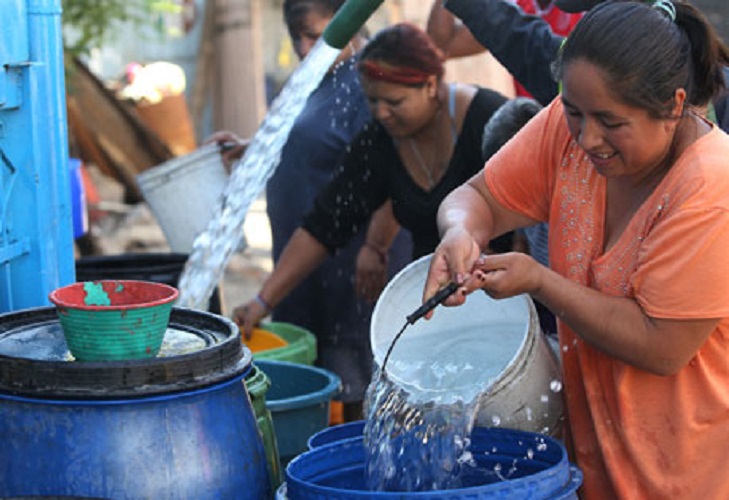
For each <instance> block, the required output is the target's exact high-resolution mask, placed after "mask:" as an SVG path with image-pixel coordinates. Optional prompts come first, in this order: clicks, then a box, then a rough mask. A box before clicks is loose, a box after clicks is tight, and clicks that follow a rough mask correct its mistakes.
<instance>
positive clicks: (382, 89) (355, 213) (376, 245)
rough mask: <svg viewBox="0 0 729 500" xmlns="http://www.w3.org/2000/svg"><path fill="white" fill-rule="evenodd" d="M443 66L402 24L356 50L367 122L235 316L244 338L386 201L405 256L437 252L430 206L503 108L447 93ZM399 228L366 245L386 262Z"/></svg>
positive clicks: (493, 97)
mask: <svg viewBox="0 0 729 500" xmlns="http://www.w3.org/2000/svg"><path fill="white" fill-rule="evenodd" d="M443 61H444V58H443V55H442V53H441V52H440V50H439V49H438V48H437V47H436V46H435V45H434V44H433V42H432V41H431V40H430V38H429V37H428V35H427V34H426V33H425V32H424V31H423V30H421V29H420V28H418V27H416V26H414V25H412V24H407V23H403V24H397V25H394V26H391V27H388V28H385V29H384V30H382V31H380V32H379V33H378V34H377V35H376V36H375V37H374V38H373V39H372V40H371V41H370V42H369V43H368V44H367V45H366V46H365V48H364V49H363V50H362V53H361V56H360V60H359V64H358V68H359V73H360V81H361V83H362V88H363V90H364V92H365V95H366V97H367V100H368V102H369V106H370V110H371V112H372V117H373V120H372V121H371V122H370V123H368V124H367V125H365V127H364V128H363V130H362V131H360V133H359V134H358V135H357V136H356V137H355V139H354V140H353V141H352V142H351V143H350V146H349V148H348V151H347V153H346V154H345V155H344V157H343V158H342V160H341V166H340V168H339V169H338V170H337V173H336V174H335V176H334V178H333V180H332V181H331V182H330V183H329V185H328V186H327V187H326V188H324V190H323V191H322V192H320V193H319V195H318V197H317V198H316V201H315V203H314V208H313V209H312V211H311V212H310V213H309V214H308V216H307V217H306V218H305V220H304V223H303V225H302V227H300V228H299V229H297V230H296V232H295V233H294V235H293V236H292V237H291V239H290V240H289V242H288V244H287V246H286V248H285V249H284V250H283V252H282V254H281V257H280V259H279V261H278V263H277V265H276V267H275V269H274V271H273V273H272V274H271V275H270V277H269V278H268V280H267V281H266V282H265V283H264V285H263V287H262V288H261V290H260V293H259V294H258V296H257V297H256V299H254V300H251V301H250V302H248V303H247V304H244V305H242V306H239V307H237V308H236V309H235V311H234V313H233V317H234V319H235V320H236V321H237V322H238V323H239V324H240V325H242V326H243V327H244V328H245V330H246V331H248V330H251V329H252V328H253V326H254V325H255V324H256V323H258V321H259V320H261V319H262V318H263V317H264V316H266V314H268V312H269V310H270V309H271V308H273V307H275V306H276V305H277V304H278V303H279V302H280V301H281V300H282V299H283V298H284V297H285V296H286V295H287V294H288V293H289V292H290V291H291V290H292V289H293V288H294V287H295V286H296V284H297V283H298V282H299V281H301V280H302V279H304V278H305V277H306V276H307V275H308V274H309V273H311V272H312V271H313V270H314V269H315V268H316V267H317V266H318V265H319V264H320V263H321V262H323V261H324V260H325V259H326V257H327V256H328V255H329V254H331V253H335V252H336V250H337V249H338V248H341V247H342V246H344V245H345V244H346V243H347V242H348V241H349V240H350V239H351V238H352V237H353V236H354V235H355V234H356V232H357V231H358V229H359V228H362V227H365V226H366V224H367V221H368V220H369V217H370V215H372V213H373V212H374V211H375V210H377V209H378V208H379V207H381V206H383V205H385V204H386V203H387V202H388V201H391V202H392V210H393V213H394V215H395V219H396V220H397V222H398V223H399V224H400V226H402V227H403V228H405V229H407V230H409V231H410V233H411V236H412V239H413V257H419V256H422V255H425V254H428V253H430V252H432V251H433V250H434V249H435V247H436V246H437V244H438V241H439V237H438V230H437V227H436V222H435V221H436V212H437V209H438V205H440V202H441V200H443V198H444V197H445V196H446V195H447V194H448V193H449V192H450V191H451V190H453V189H454V188H456V187H457V186H459V185H461V184H462V183H463V182H465V181H466V180H467V179H469V178H470V177H471V176H472V175H473V174H474V173H475V172H477V171H478V170H479V169H480V168H481V167H482V166H483V164H484V160H485V159H484V158H483V157H482V154H481V138H482V134H483V128H484V125H485V123H486V122H487V121H488V119H489V118H490V117H491V115H492V114H493V113H494V112H495V111H496V110H497V109H498V108H499V107H500V106H501V105H502V104H503V103H504V102H505V100H506V99H505V98H504V97H503V96H502V95H500V94H498V93H496V92H494V91H491V90H486V89H479V88H476V87H473V86H469V85H462V84H451V85H449V84H448V83H446V82H445V81H444V80H443V75H444V67H443ZM397 229H398V228H393V234H392V235H387V237H382V236H383V235H379V237H377V238H375V237H376V236H378V235H375V234H368V238H367V239H366V242H365V247H366V248H367V249H368V251H370V252H374V253H375V254H377V255H379V256H381V258H382V259H385V256H386V252H387V249H388V247H389V243H390V241H389V240H390V237H391V236H393V235H394V233H395V232H396V230H397ZM371 233H373V232H371ZM343 279H344V278H343Z"/></svg>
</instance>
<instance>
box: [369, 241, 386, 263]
mask: <svg viewBox="0 0 729 500" xmlns="http://www.w3.org/2000/svg"><path fill="white" fill-rule="evenodd" d="M364 246H365V248H369V249H370V250H372V251H373V252H374V253H376V254H377V256H378V257H379V258H380V262H381V263H382V264H387V252H385V251H383V250H382V249H381V248H379V247H378V246H376V245H373V244H372V243H370V242H369V241H365V242H364Z"/></svg>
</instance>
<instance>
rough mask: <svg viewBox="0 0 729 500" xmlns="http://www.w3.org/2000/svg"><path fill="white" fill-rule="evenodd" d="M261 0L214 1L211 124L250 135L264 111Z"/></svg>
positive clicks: (256, 128) (216, 127)
mask: <svg viewBox="0 0 729 500" xmlns="http://www.w3.org/2000/svg"><path fill="white" fill-rule="evenodd" d="M260 1H261V0H215V7H216V8H215V30H214V39H215V52H214V57H215V79H214V85H215V87H214V89H213V126H214V128H215V129H217V130H230V131H232V132H235V133H236V134H238V135H240V136H241V137H250V136H252V135H253V134H254V133H255V132H256V130H258V126H259V125H260V123H261V121H262V120H263V117H264V116H265V113H266V97H265V85H264V74H263V48H262V47H263V43H262V27H261V20H262V16H261V6H260Z"/></svg>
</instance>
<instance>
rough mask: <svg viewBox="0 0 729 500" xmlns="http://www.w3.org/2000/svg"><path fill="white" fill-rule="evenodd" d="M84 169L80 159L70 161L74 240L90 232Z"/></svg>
mask: <svg viewBox="0 0 729 500" xmlns="http://www.w3.org/2000/svg"><path fill="white" fill-rule="evenodd" d="M82 168H83V163H82V162H81V160H79V159H78V158H69V159H68V170H69V172H68V174H69V177H70V184H71V213H72V214H73V237H74V238H80V237H81V236H83V235H84V234H86V233H87V232H88V230H89V216H88V210H87V208H86V188H85V187H84V181H83V176H82V172H81V169H82Z"/></svg>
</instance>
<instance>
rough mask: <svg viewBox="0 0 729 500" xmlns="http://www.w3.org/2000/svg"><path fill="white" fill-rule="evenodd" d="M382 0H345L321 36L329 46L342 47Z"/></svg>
mask: <svg viewBox="0 0 729 500" xmlns="http://www.w3.org/2000/svg"><path fill="white" fill-rule="evenodd" d="M382 2H383V0H347V1H346V2H345V3H344V5H342V7H341V8H340V9H339V10H338V11H337V13H336V14H335V15H334V17H333V18H332V20H331V21H330V22H329V24H328V25H327V27H326V29H325V30H324V33H323V34H322V37H323V38H324V41H325V42H326V43H327V45H329V46H330V47H334V48H335V49H343V48H344V47H345V46H346V45H347V44H348V43H349V41H350V40H351V39H352V37H354V35H355V34H356V33H357V31H359V29H360V28H361V27H362V26H363V25H364V23H366V22H367V19H369V17H370V16H371V15H372V13H374V12H375V11H376V10H377V8H378V7H379V6H380V5H382Z"/></svg>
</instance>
